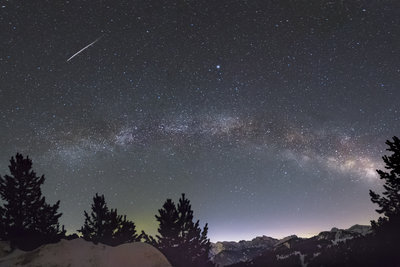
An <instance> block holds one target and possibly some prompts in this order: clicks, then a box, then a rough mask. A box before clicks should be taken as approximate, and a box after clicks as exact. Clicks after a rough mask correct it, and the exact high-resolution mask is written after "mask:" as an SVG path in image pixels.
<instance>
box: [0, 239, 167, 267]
mask: <svg viewBox="0 0 400 267" xmlns="http://www.w3.org/2000/svg"><path fill="white" fill-rule="evenodd" d="M1 250H4V248H3V247H2V248H1ZM3 255H4V253H3ZM9 266H23V267H34V266H35V267H36V266H52V267H67V266H69V267H78V266H79V267H114V266H124V267H171V265H170V264H169V263H168V260H167V259H166V258H165V256H164V255H163V254H162V253H161V252H160V251H158V250H157V249H156V248H154V247H152V246H151V245H148V244H145V243H140V242H136V243H129V244H123V245H120V246H117V247H110V246H106V245H102V244H98V245H95V244H93V243H91V242H87V241H85V240H83V239H81V238H79V239H74V240H61V241H60V242H58V243H56V244H48V245H44V246H42V247H39V248H37V249H35V250H33V251H29V252H23V251H20V250H15V251H13V252H12V253H9V254H8V255H6V256H4V257H1V258H0V267H9Z"/></svg>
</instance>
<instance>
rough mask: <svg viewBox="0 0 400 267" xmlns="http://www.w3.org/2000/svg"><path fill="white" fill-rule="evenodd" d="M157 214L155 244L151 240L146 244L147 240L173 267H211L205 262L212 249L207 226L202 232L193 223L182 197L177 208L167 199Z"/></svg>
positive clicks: (191, 211) (189, 207) (196, 223)
mask: <svg viewBox="0 0 400 267" xmlns="http://www.w3.org/2000/svg"><path fill="white" fill-rule="evenodd" d="M158 212H159V215H156V219H157V221H158V222H159V228H158V233H159V234H158V235H157V236H156V237H157V241H155V240H154V239H152V238H151V237H149V238H147V239H146V238H145V240H150V242H151V243H153V245H155V246H156V247H157V248H158V249H159V250H160V251H161V252H163V253H164V255H166V257H167V258H168V260H169V261H170V262H171V264H172V265H173V266H175V267H183V266H195V267H197V266H198V267H200V266H202V267H203V266H213V265H212V263H211V262H210V261H209V259H208V253H209V251H210V248H211V243H210V240H209V239H208V238H207V233H208V225H207V224H206V225H205V226H204V229H203V231H201V229H200V227H199V221H198V220H197V221H196V222H193V210H192V207H191V205H190V201H189V200H188V199H187V198H186V197H185V194H182V196H181V198H180V199H179V203H178V206H176V205H175V204H174V202H173V201H172V200H171V199H167V200H166V201H165V203H164V205H163V207H162V209H160V210H158Z"/></svg>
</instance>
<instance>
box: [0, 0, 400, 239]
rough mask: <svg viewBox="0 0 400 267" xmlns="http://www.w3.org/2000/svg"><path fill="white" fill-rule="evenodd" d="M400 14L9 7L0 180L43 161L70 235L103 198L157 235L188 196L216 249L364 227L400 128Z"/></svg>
mask: <svg viewBox="0 0 400 267" xmlns="http://www.w3.org/2000/svg"><path fill="white" fill-rule="evenodd" d="M399 11H400V6H399V4H398V1H397V0H382V1H378V0H372V1H371V0H349V1H343V0H329V1H327V0H318V1H317V0H311V1H302V0H298V1H295V0H280V1H273V0H248V1H245V0H242V1H239V0H230V1H226V0H221V1H208V0H204V1H194V0H176V1H164V0H158V1H153V0H147V1H140V0H137V1H111V0H102V1H84V0H81V1H74V0H70V1H43V0H39V1H17V0H0V134H1V135H0V147H1V149H0V174H1V175H4V174H6V173H8V169H7V165H8V161H9V159H10V157H11V156H12V155H15V153H16V152H21V153H23V154H24V155H29V156H30V157H31V158H32V159H33V164H34V165H33V167H34V170H35V171H36V172H37V173H38V174H45V176H46V182H45V184H44V186H43V193H44V195H45V196H46V199H47V201H48V202H50V203H54V202H55V201H56V200H61V205H60V211H61V212H63V216H62V217H61V223H63V224H65V226H66V228H67V229H68V231H69V232H71V233H72V232H74V231H75V230H76V229H78V228H80V227H81V226H82V224H83V220H84V218H83V210H88V209H89V208H90V203H91V202H92V197H93V195H94V194H95V193H96V192H99V193H100V194H104V195H105V197H106V201H107V202H108V205H109V207H111V208H118V211H119V212H120V213H123V214H127V215H128V217H129V218H130V219H132V220H133V221H134V222H135V223H136V224H137V228H138V230H145V231H146V232H148V233H151V234H154V233H155V231H156V228H157V225H156V221H155V218H154V215H155V214H156V213H157V210H158V209H159V208H160V207H161V206H162V204H163V202H164V201H165V200H166V199H167V198H172V199H173V200H175V201H176V200H177V199H178V198H179V196H180V194H181V193H183V192H184V193H186V194H187V196H188V198H189V199H190V200H191V202H192V207H193V209H194V212H195V217H196V218H198V219H200V223H201V225H203V224H204V223H205V222H208V223H209V228H210V231H209V237H210V238H211V240H212V241H217V240H240V239H251V238H253V237H255V236H257V235H268V236H272V237H283V236H286V235H290V234H297V235H300V236H309V235H313V234H316V233H317V232H319V231H322V230H328V229H330V228H331V227H333V226H336V227H349V226H351V225H353V224H356V223H359V224H368V223H369V220H371V219H374V218H376V215H375V212H374V209H375V206H374V205H373V204H372V203H371V202H370V200H369V195H368V190H369V189H373V190H376V191H378V192H379V191H380V188H381V186H382V183H381V181H380V180H379V178H378V176H377V174H376V173H375V169H377V168H382V167H383V162H382V160H381V156H382V155H383V154H385V149H386V145H385V144H384V142H385V140H387V139H390V138H391V137H392V136H394V135H399V131H400V121H399V115H400V105H399V103H400V91H399V89H400V88H399V87H400V82H399V81H400V80H399V76H400V65H399V62H400V52H399V45H400V28H399V25H400V16H399ZM90 44H91V45H90ZM88 45H89V46H88ZM86 46H88V47H87V48H86V49H84V50H83V51H81V53H78V54H76V53H77V52H78V51H80V50H81V49H82V48H84V47H86ZM75 54H76V55H75ZM74 55H75V56H74ZM71 57H72V58H71Z"/></svg>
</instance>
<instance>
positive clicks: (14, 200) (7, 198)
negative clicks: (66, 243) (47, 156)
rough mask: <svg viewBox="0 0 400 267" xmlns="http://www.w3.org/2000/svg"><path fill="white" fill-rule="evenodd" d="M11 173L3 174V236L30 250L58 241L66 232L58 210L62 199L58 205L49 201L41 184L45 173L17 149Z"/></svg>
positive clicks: (1, 194)
mask: <svg viewBox="0 0 400 267" xmlns="http://www.w3.org/2000/svg"><path fill="white" fill-rule="evenodd" d="M9 170H10V175H5V176H4V177H0V196H1V198H2V200H3V201H4V206H3V207H2V210H1V213H2V221H3V225H2V231H1V232H2V233H1V234H2V238H3V239H6V240H10V242H11V245H12V246H14V247H18V248H20V249H24V250H30V249H33V248H35V247H38V246H40V245H42V244H45V243H51V242H57V241H58V240H60V238H62V237H64V236H65V230H64V227H62V229H60V225H59V222H58V220H59V218H60V217H61V215H62V214H61V213H58V208H59V205H60V201H57V203H56V204H54V205H49V204H47V203H46V200H45V197H44V196H42V191H41V189H40V187H41V186H42V185H43V183H44V181H45V178H44V175H42V176H36V173H35V172H34V171H33V170H32V161H31V159H29V157H26V158H24V157H23V156H22V155H21V154H19V153H17V155H16V156H15V158H14V157H11V160H10V165H9Z"/></svg>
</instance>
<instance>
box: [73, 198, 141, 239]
mask: <svg viewBox="0 0 400 267" xmlns="http://www.w3.org/2000/svg"><path fill="white" fill-rule="evenodd" d="M84 215H85V223H84V225H83V226H82V228H81V229H80V230H78V232H80V233H81V234H82V235H83V238H84V239H85V240H87V241H92V242H94V243H95V244H97V243H102V244H106V245H110V246H117V245H120V244H124V243H130V242H136V241H140V237H139V236H138V235H137V234H136V226H135V224H134V223H133V222H132V221H129V220H127V219H126V215H124V216H122V215H118V213H117V210H116V209H111V210H109V209H108V207H107V204H106V202H105V199H104V195H101V196H99V195H98V194H96V195H95V196H94V197H93V204H92V212H91V213H90V215H89V214H88V213H87V212H86V211H84Z"/></svg>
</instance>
